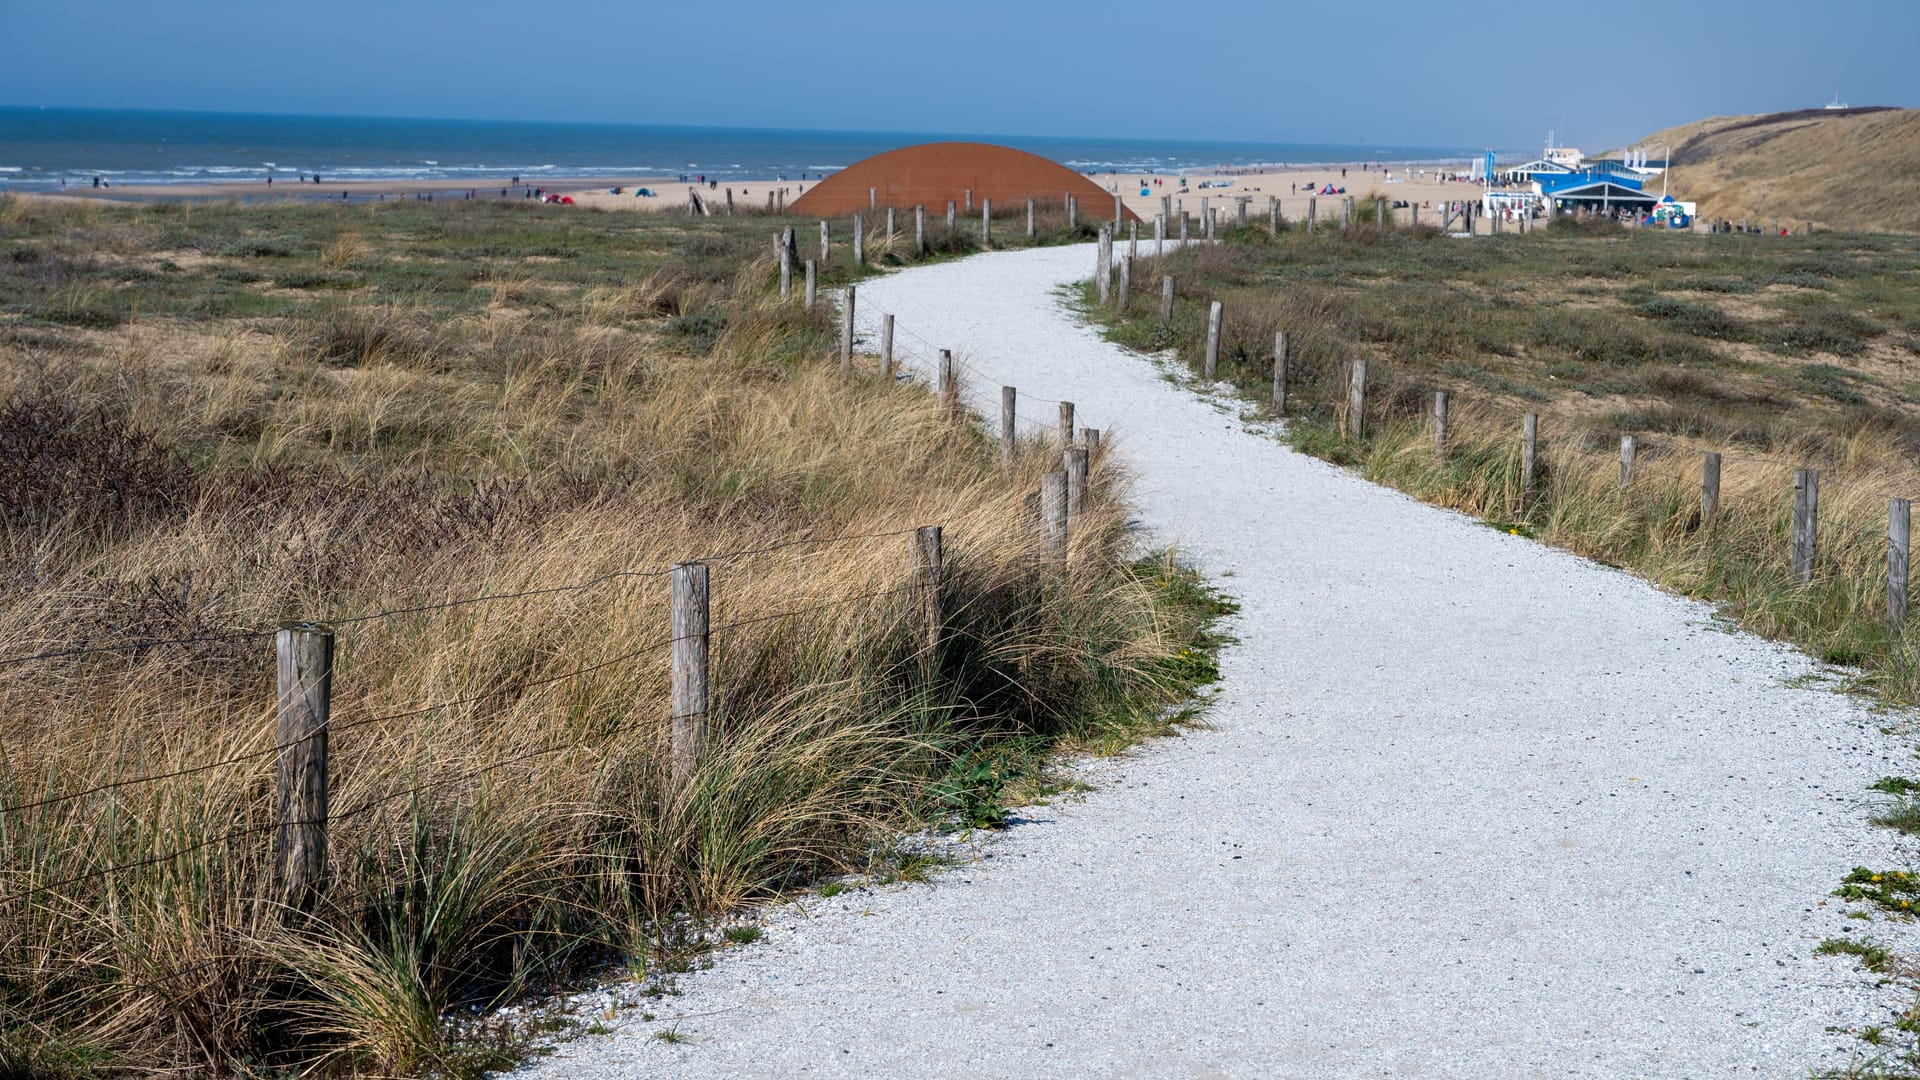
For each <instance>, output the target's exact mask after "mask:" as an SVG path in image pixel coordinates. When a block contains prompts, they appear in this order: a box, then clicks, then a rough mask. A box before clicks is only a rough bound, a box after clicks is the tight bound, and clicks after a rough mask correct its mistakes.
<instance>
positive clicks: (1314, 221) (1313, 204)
mask: <svg viewBox="0 0 1920 1080" xmlns="http://www.w3.org/2000/svg"><path fill="white" fill-rule="evenodd" d="M1319 224H1320V199H1319V197H1318V196H1316V195H1309V196H1307V231H1308V232H1312V231H1313V230H1314V229H1315V228H1317V227H1318V226H1319Z"/></svg>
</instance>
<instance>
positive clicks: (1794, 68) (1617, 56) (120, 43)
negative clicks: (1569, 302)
mask: <svg viewBox="0 0 1920 1080" xmlns="http://www.w3.org/2000/svg"><path fill="white" fill-rule="evenodd" d="M1490 12H1507V13H1510V16H1509V18H1507V19H1506V20H1505V21H1504V22H1502V23H1499V24H1495V23H1493V22H1491V21H1490V20H1489V19H1487V18H1486V17H1485V15H1486V13H1490ZM1362 13H1364V14H1362ZM1596 13H1603V14H1596ZM0 41H3V42H5V43H6V49H5V52H6V62H5V63H4V64H0V104H11V105H65V106H91V107H109V108H113V107H133V108H154V109H167V108H178V109H203V110H219V111H238V112H289V113H333V114H364V115H379V116H428V117H473V118H501V119H523V120H542V119H550V120H593V121H611V122H622V123H661V124H712V125H722V126H731V127H791V128H827V129H854V130H886V131H916V132H959V133H973V134H1009V135H1016V134H1024V135H1089V136H1101V137H1112V136H1129V135H1134V136H1140V137H1145V138H1175V137H1191V138H1220V139H1247V140H1252V141H1262V142H1266V141H1280V142H1339V143H1364V142H1373V143H1397V144H1444V145H1453V144H1459V145H1476V144H1484V145H1490V146H1499V147H1503V148H1506V147H1519V148H1525V147H1532V146H1535V145H1538V144H1539V143H1540V141H1541V140H1542V139H1543V138H1544V137H1545V135H1546V133H1547V130H1548V129H1549V128H1553V129H1557V130H1558V131H1560V132H1561V134H1562V137H1563V140H1564V141H1566V142H1569V143H1572V144H1574V145H1580V146H1583V147H1585V148H1587V149H1590V150H1592V149H1600V148H1603V147H1605V146H1608V145H1616V144H1619V143H1622V142H1625V141H1628V140H1631V139H1633V138H1636V137H1639V136H1642V135H1645V134H1648V133H1651V132H1652V131H1655V130H1657V129H1659V128H1662V127H1666V126H1669V125H1671V124H1675V123H1680V122H1683V121H1687V120H1692V119H1697V118H1700V117H1703V116H1709V115H1714V114H1726V113H1749V112H1768V111H1774V110H1781V109H1792V108H1803V107H1807V106H1815V105H1822V104H1825V103H1826V102H1827V101H1828V100H1829V99H1830V98H1831V97H1832V96H1833V95H1834V94H1835V93H1838V94H1840V95H1841V96H1842V97H1843V98H1845V99H1846V100H1847V101H1849V102H1851V103H1852V104H1855V105H1868V104H1874V105H1907V106H1915V105H1920V0H1821V2H1819V3H1810V2H1808V0H1693V2H1688V0H1665V2H1660V3H1653V2H1643V0H1607V2H1604V3H1575V4H1562V3H1539V4H1518V3H1508V4H1493V3H1472V2H1468V3H1440V2H1436V0H1417V2H1402V0H1371V2H1369V3H1364V4H1350V3H1346V2H1344V0H1304V2H1297V3H1293V2H1285V0H1279V2H1271V0H1270V2H1265V3H1256V2H1252V0H1206V2H1200V3H1194V4H1190V5H1180V4H1173V5H1169V4H1166V3H1148V2H1146V0H1109V2H1107V3H1102V4H1090V3H1060V2H1054V3H1038V2H1032V0H1026V2H1019V3H1015V2H1009V0H976V2H973V3H968V4H953V3H926V2H914V0H895V2H892V3H882V2H879V0H849V2H834V0H827V2H815V3H804V2H800V0H784V2H780V3H770V2H765V0H715V2H704V3H703V2H687V0H664V2H663V0H623V2H609V0H566V2H558V3H543V2H540V0H513V2H500V0H459V2H411V3H409V2H406V0H400V2H380V3H376V2H372V0H316V2H308V3H271V2H269V3H260V2H259V0H247V2H244V3H242V2H238V0H179V2H175V3H155V2H154V0H85V2H82V3H60V4H56V3H45V2H42V3H30V2H28V0H0Z"/></svg>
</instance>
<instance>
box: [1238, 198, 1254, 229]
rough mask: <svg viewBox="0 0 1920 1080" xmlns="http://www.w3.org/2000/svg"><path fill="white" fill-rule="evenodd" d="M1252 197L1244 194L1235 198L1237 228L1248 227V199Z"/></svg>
mask: <svg viewBox="0 0 1920 1080" xmlns="http://www.w3.org/2000/svg"><path fill="white" fill-rule="evenodd" d="M1251 198H1252V196H1251V195H1242V196H1240V197H1239V198H1237V199H1235V200H1233V213H1234V227H1235V228H1237V229H1244V228H1246V227H1247V201H1248V200H1249V199H1251Z"/></svg>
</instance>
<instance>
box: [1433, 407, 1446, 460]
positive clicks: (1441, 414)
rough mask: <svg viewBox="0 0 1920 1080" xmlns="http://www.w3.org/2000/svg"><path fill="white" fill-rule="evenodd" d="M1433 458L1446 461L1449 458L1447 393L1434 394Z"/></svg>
mask: <svg viewBox="0 0 1920 1080" xmlns="http://www.w3.org/2000/svg"><path fill="white" fill-rule="evenodd" d="M1433 456H1434V457H1436V458H1438V459H1440V460H1442V461H1445V460H1446V458H1447V392H1446V391H1445V390H1435V391H1434V392H1433Z"/></svg>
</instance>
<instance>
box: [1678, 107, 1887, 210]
mask: <svg viewBox="0 0 1920 1080" xmlns="http://www.w3.org/2000/svg"><path fill="white" fill-rule="evenodd" d="M1660 144H1666V145H1669V146H1671V147H1672V148H1673V158H1672V160H1673V175H1672V177H1671V183H1670V185H1669V186H1670V188H1671V190H1672V191H1674V192H1675V193H1676V194H1677V195H1679V196H1680V197H1682V198H1688V199H1693V200H1695V201H1697V202H1698V203H1699V205H1700V213H1701V214H1702V215H1703V216H1705V217H1708V218H1714V219H1727V220H1734V221H1738V220H1740V219H1743V218H1744V219H1748V220H1751V221H1762V222H1770V221H1773V220H1775V219H1777V220H1779V221H1780V222H1781V223H1782V224H1783V225H1785V224H1786V223H1788V222H1792V223H1793V225H1794V226H1795V227H1796V228H1797V227H1799V226H1800V225H1801V224H1803V223H1805V222H1807V221H1812V222H1813V223H1814V226H1815V227H1816V228H1820V227H1825V228H1829V229H1859V230H1862V231H1870V232H1882V231H1897V232H1920V110H1916V109H1892V108H1882V107H1871V108H1855V109H1802V110H1800V111H1798V112H1783V113H1765V114H1760V115H1755V116H1716V117H1713V118H1711V119H1708V120H1698V121H1695V122H1693V123H1690V124H1682V125H1680V126H1679V127H1673V128H1668V129H1667V130H1665V131H1661V132H1658V133H1656V134H1654V135H1651V136H1649V137H1648V138H1647V139H1645V140H1643V141H1642V142H1641V143H1640V145H1642V146H1647V145H1660Z"/></svg>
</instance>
